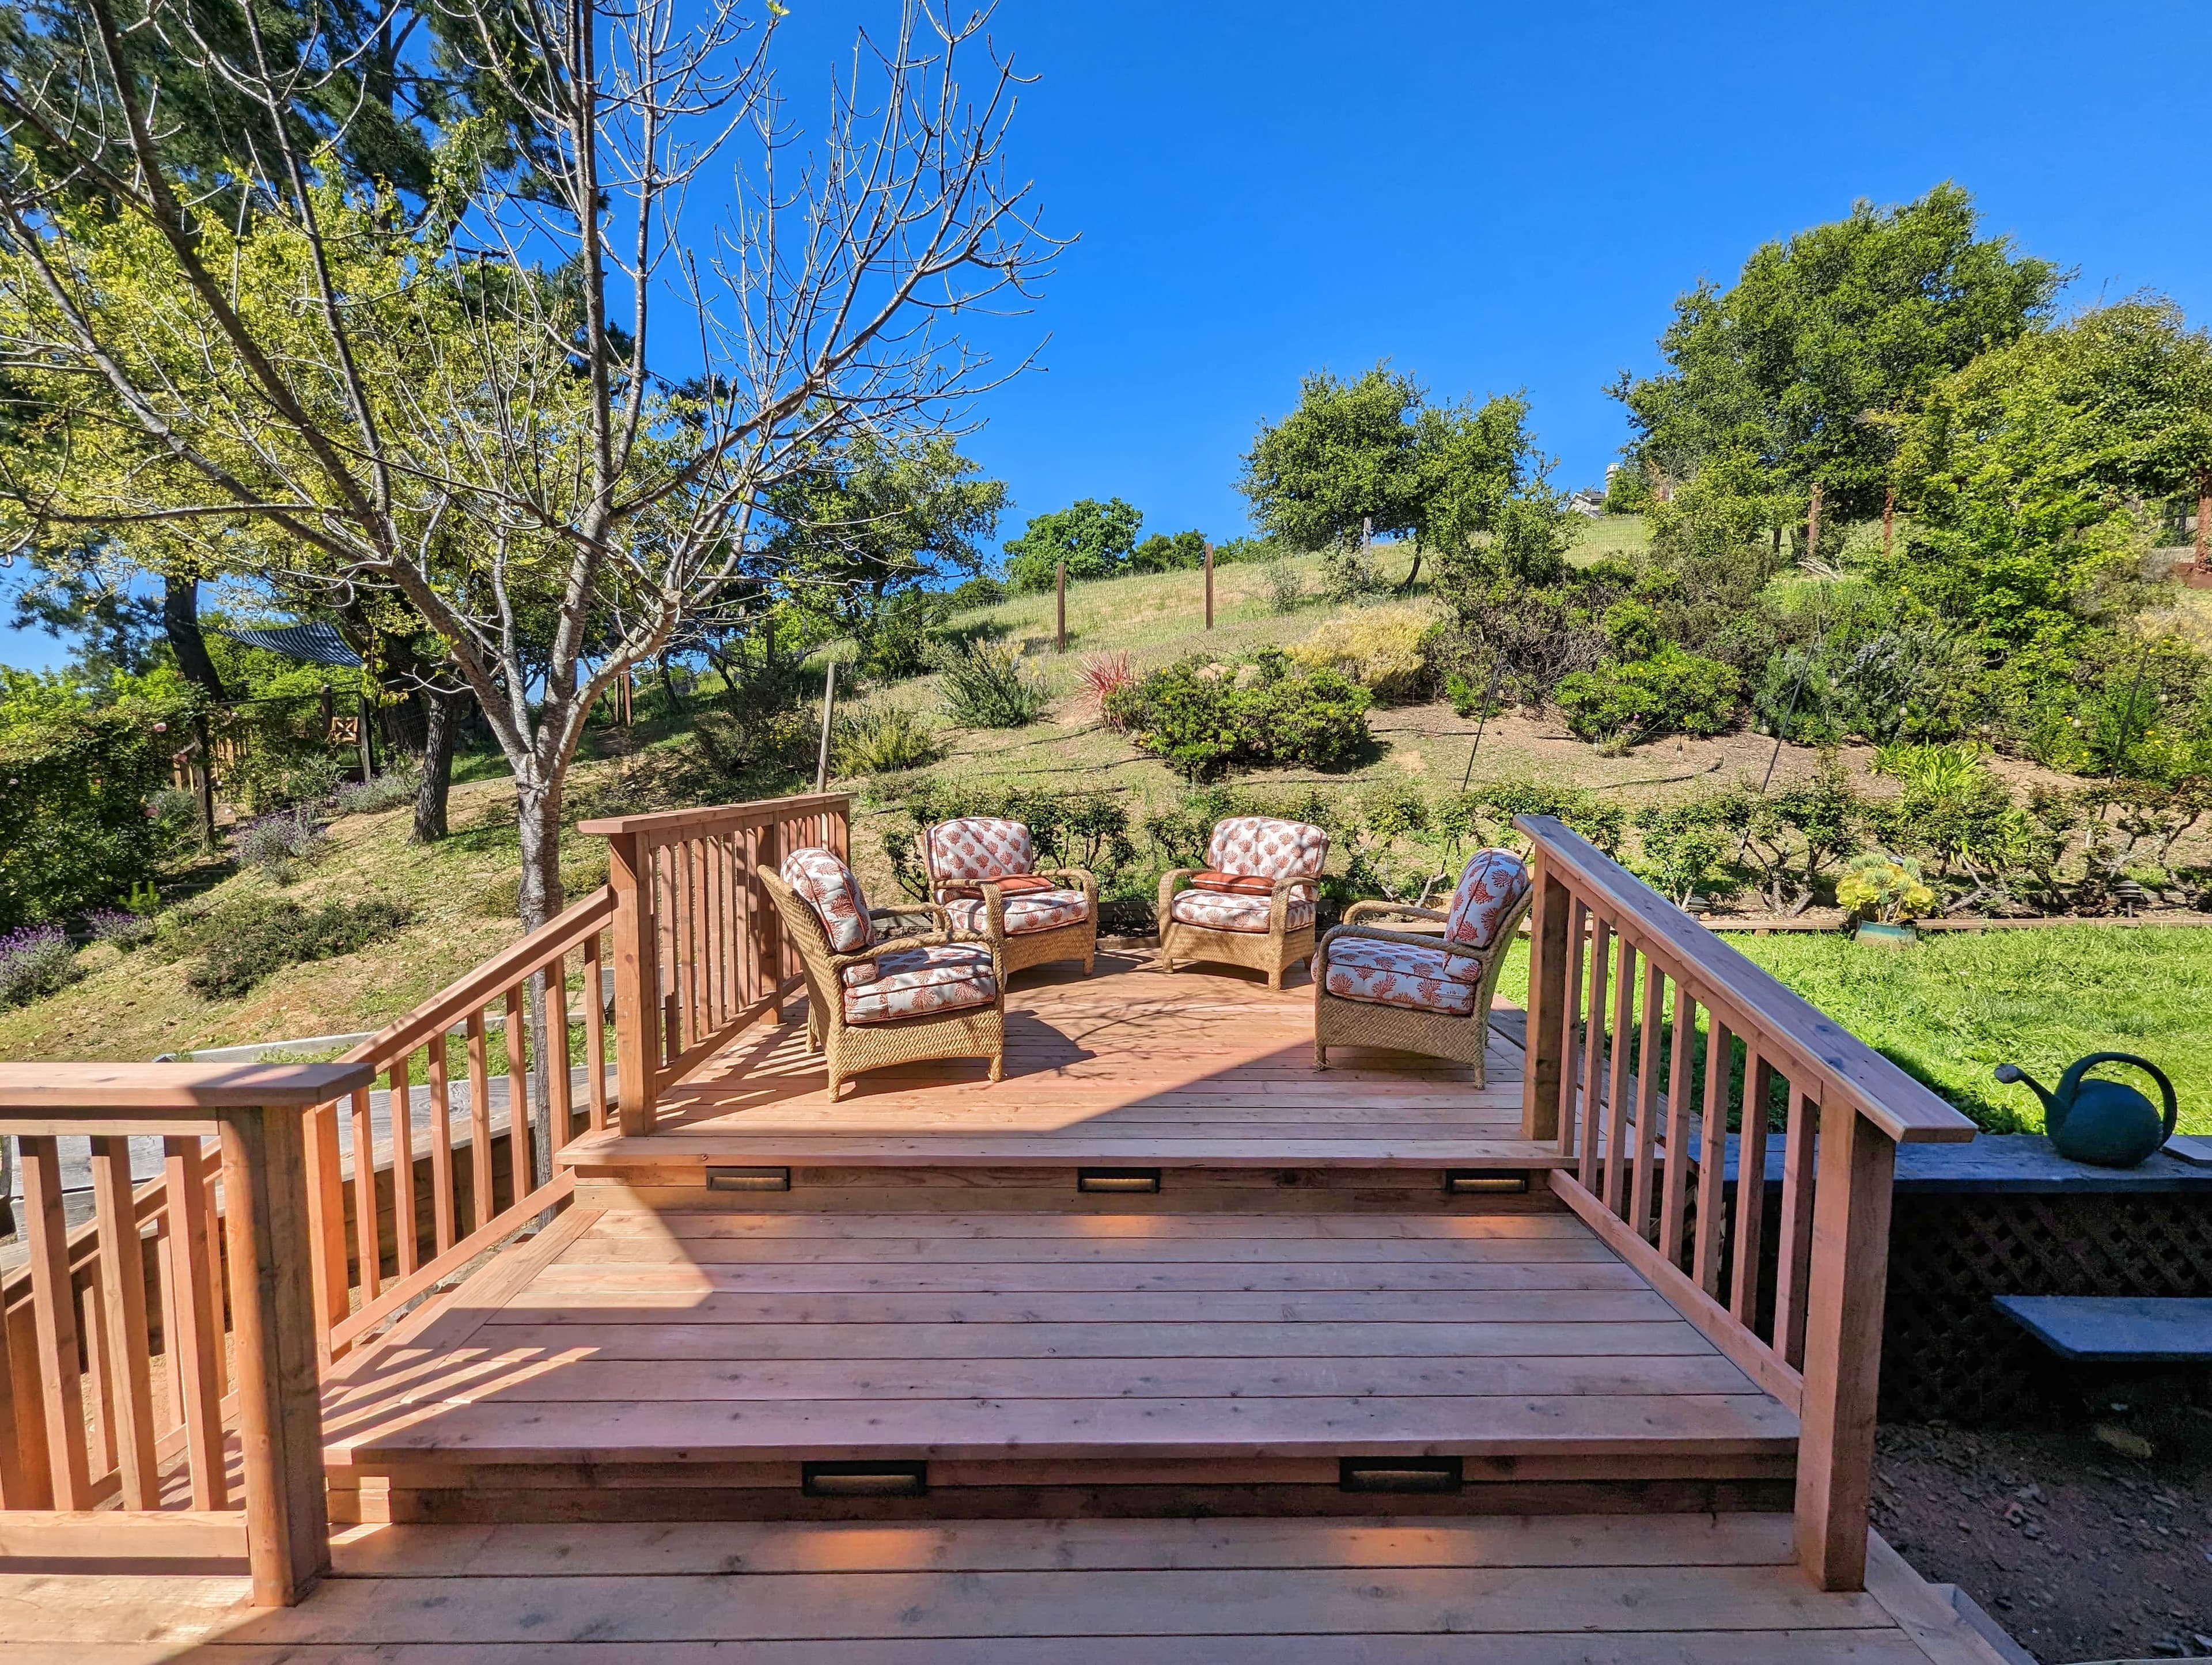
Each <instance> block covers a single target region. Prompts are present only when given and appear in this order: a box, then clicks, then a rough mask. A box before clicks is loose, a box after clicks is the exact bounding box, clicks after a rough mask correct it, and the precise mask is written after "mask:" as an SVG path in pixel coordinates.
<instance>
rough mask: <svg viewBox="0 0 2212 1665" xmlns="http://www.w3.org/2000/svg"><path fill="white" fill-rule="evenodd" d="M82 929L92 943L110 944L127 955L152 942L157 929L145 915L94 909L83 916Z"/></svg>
mask: <svg viewBox="0 0 2212 1665" xmlns="http://www.w3.org/2000/svg"><path fill="white" fill-rule="evenodd" d="M84 928H85V934H86V935H88V936H89V937H90V938H91V939H93V940H94V942H106V943H112V944H114V945H115V946H116V947H118V948H119V949H121V950H122V951H124V952H125V953H126V954H127V953H129V952H130V951H131V950H132V949H134V948H143V947H144V946H145V945H147V944H148V943H149V942H151V941H153V940H154V933H155V930H156V929H157V928H158V927H156V926H155V923H154V921H152V920H150V919H149V918H148V917H147V916H146V915H143V914H134V913H132V912H131V910H130V909H129V908H94V909H93V911H92V912H91V913H89V914H88V915H85V919H84Z"/></svg>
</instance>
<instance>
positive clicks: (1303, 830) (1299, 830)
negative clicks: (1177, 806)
mask: <svg viewBox="0 0 2212 1665" xmlns="http://www.w3.org/2000/svg"><path fill="white" fill-rule="evenodd" d="M1326 860H1328V834H1327V833H1325V832H1323V831H1322V829H1320V828H1319V827H1309V826H1308V825H1306V824H1305V823H1304V822H1303V821H1278V820H1276V819H1275V818H1274V817H1273V816H1268V815H1237V816H1231V817H1230V818H1229V819H1228V820H1226V821H1217V822H1215V823H1213V836H1212V838H1210V839H1208V840H1207V841H1206V866H1207V867H1208V868H1210V869H1212V871H1214V872H1223V873H1233V874H1235V875H1237V877H1239V878H1266V879H1276V878H1305V877H1307V876H1309V875H1310V874H1315V873H1318V872H1321V866H1322V862H1324V861H1326Z"/></svg>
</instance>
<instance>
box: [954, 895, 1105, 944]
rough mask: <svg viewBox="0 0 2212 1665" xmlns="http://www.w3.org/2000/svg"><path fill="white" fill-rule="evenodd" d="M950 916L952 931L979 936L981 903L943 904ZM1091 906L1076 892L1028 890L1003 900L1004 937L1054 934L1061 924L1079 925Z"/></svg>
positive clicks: (981, 901) (977, 898)
mask: <svg viewBox="0 0 2212 1665" xmlns="http://www.w3.org/2000/svg"><path fill="white" fill-rule="evenodd" d="M945 912H946V913H948V914H950V915H952V928H953V929H954V930H956V931H969V932H974V933H979V934H980V933H981V931H982V929H983V900H982V898H981V897H980V896H978V897H976V898H975V900H973V901H966V900H962V899H959V898H955V899H954V900H953V901H951V902H946V903H945ZM1090 913H1091V904H1090V903H1089V902H1086V901H1085V900H1084V897H1083V892H1082V891H1080V890H1029V891H1024V892H1023V893H1022V894H1020V895H1018V896H1007V898H1006V934H1007V935H1008V936H1010V937H1025V936H1027V935H1029V934H1030V933H1031V932H1033V931H1056V930H1058V929H1059V928H1060V927H1061V926H1063V925H1080V924H1082V923H1083V921H1085V919H1086V918H1088V917H1089V916H1090Z"/></svg>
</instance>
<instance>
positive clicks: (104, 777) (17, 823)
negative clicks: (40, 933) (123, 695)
mask: <svg viewBox="0 0 2212 1665" xmlns="http://www.w3.org/2000/svg"><path fill="white" fill-rule="evenodd" d="M182 714H183V708H182V707H181V706H180V705H170V704H161V703H156V702H149V701H144V700H138V699H131V700H126V701H125V702H121V703H119V704H117V705H112V706H106V707H101V708H82V709H74V710H70V709H64V710H58V711H57V710H46V711H42V712H40V714H37V715H36V716H35V717H33V718H30V719H28V720H18V721H15V722H12V723H5V724H0V932H6V931H9V930H11V929H13V928H14V927H17V926H21V925H28V924H31V923H33V922H34V921H53V920H60V919H64V918H67V917H68V916H70V915H73V914H76V913H78V912H81V911H82V909H84V908H90V907H94V906H97V905H98V904H100V903H102V902H112V900H114V898H115V897H117V896H121V895H123V894H124V893H125V892H126V891H127V890H130V889H131V886H132V885H133V884H139V883H141V882H143V881H144V880H146V879H148V878H152V877H153V876H154V874H155V872H156V871H157V870H158V869H159V867H160V866H161V861H162V860H163V858H164V857H165V856H166V855H167V854H168V852H169V851H170V850H171V849H172V848H173V847H174V842H175V836H174V831H173V828H174V827H175V824H176V823H172V822H170V821H168V820H167V819H165V818H163V817H161V816H160V815H157V814H156V813H155V812H154V811H152V810H150V809H149V801H148V800H149V799H152V798H153V797H154V796H155V794H156V793H158V792H159V791H160V790H161V788H162V787H167V785H168V783H169V755H170V753H172V752H173V751H174V750H176V749H177V747H178V745H179V744H180V739H179V730H180V729H181V727H182ZM186 803H187V805H190V804H191V799H190V796H189V794H187V797H186ZM197 814H198V811H197V808H196V807H191V808H190V809H189V815H190V817H191V818H190V819H187V820H186V821H185V823H183V825H184V827H185V828H189V827H191V825H193V824H195V823H196V822H197Z"/></svg>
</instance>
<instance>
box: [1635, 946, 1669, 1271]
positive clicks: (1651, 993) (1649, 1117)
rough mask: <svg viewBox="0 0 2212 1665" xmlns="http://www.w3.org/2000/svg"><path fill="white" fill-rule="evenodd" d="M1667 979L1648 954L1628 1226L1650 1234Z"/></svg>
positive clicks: (1638, 1054)
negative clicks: (1653, 1164)
mask: <svg viewBox="0 0 2212 1665" xmlns="http://www.w3.org/2000/svg"><path fill="white" fill-rule="evenodd" d="M1666 993H1667V980H1666V978H1665V977H1664V976H1663V975H1662V974H1661V972H1660V969H1659V967H1658V964H1657V963H1656V962H1655V961H1653V960H1652V959H1651V958H1650V957H1648V956H1647V957H1645V959H1644V1037H1643V1043H1642V1045H1641V1046H1640V1047H1639V1048H1638V1053H1637V1060H1636V1088H1637V1091H1636V1171H1635V1175H1634V1177H1633V1180H1632V1182H1631V1185H1630V1188H1629V1193H1628V1197H1629V1201H1628V1229H1629V1230H1630V1231H1633V1232H1634V1233H1635V1234H1636V1235H1637V1236H1638V1237H1650V1235H1651V1188H1652V1183H1653V1176H1652V1158H1653V1156H1654V1154H1655V1153H1656V1151H1657V1148H1658V1144H1659V1018H1660V1014H1661V1013H1662V1012H1663V1011H1664V1009H1665V1008H1664V1007H1663V1006H1662V1004H1661V1002H1662V1000H1663V999H1664V997H1665V995H1666Z"/></svg>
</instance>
